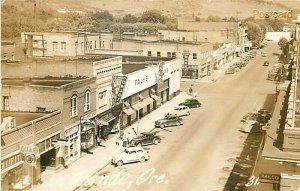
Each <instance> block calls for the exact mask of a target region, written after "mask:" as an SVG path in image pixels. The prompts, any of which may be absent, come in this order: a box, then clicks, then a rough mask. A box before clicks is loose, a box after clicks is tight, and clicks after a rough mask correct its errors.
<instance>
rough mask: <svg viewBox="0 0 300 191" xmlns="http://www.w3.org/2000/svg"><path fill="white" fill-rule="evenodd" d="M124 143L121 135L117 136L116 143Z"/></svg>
mask: <svg viewBox="0 0 300 191" xmlns="http://www.w3.org/2000/svg"><path fill="white" fill-rule="evenodd" d="M122 143H123V140H122V138H121V136H117V140H116V145H117V146H119V145H121V144H122Z"/></svg>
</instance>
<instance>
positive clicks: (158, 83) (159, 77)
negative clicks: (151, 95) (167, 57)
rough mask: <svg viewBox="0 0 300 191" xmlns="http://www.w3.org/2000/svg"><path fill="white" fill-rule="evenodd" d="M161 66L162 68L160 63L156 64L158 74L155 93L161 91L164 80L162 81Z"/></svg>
mask: <svg viewBox="0 0 300 191" xmlns="http://www.w3.org/2000/svg"><path fill="white" fill-rule="evenodd" d="M163 66H164V63H163V62H161V63H159V64H158V74H157V79H156V80H157V81H156V83H157V93H159V92H161V91H162V87H163V83H164V80H163V76H164V69H163Z"/></svg>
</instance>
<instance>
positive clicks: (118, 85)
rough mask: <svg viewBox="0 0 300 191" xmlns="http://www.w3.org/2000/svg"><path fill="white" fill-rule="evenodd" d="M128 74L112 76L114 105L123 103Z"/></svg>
mask: <svg viewBox="0 0 300 191" xmlns="http://www.w3.org/2000/svg"><path fill="white" fill-rule="evenodd" d="M126 80H127V77H126V76H113V77H112V92H113V98H112V106H115V105H118V104H119V103H121V99H122V95H123V91H124V88H125V85H126Z"/></svg>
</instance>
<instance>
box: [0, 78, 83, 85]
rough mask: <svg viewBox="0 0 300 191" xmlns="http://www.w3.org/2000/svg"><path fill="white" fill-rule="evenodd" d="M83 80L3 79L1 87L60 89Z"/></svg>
mask: <svg viewBox="0 0 300 191" xmlns="http://www.w3.org/2000/svg"><path fill="white" fill-rule="evenodd" d="M81 79H84V78H68V77H64V78H59V77H45V78H4V79H2V85H9V86H25V84H29V85H39V86H52V87H60V86H62V85H65V84H69V83H72V82H75V81H78V80H81Z"/></svg>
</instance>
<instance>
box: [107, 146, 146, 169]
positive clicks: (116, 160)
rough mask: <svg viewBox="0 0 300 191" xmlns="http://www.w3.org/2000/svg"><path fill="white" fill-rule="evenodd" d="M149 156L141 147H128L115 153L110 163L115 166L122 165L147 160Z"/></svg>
mask: <svg viewBox="0 0 300 191" xmlns="http://www.w3.org/2000/svg"><path fill="white" fill-rule="evenodd" d="M149 159H150V156H149V154H148V152H146V151H145V150H144V149H143V148H142V147H129V148H126V149H125V150H124V151H123V152H121V153H119V154H116V155H114V156H113V157H112V161H111V163H112V164H114V165H116V166H122V165H123V164H127V163H131V162H145V161H146V160H149Z"/></svg>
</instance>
